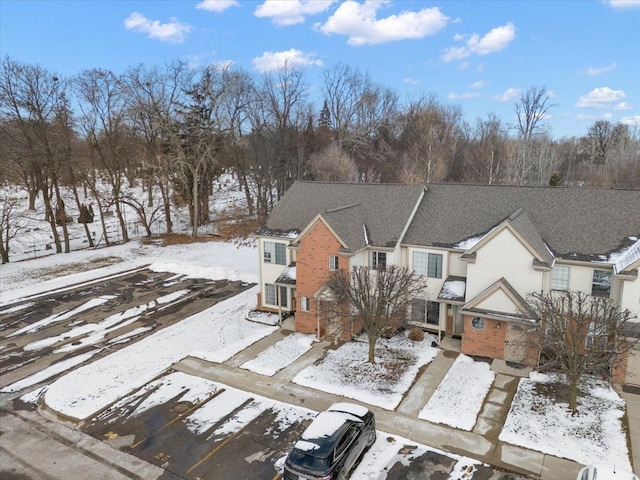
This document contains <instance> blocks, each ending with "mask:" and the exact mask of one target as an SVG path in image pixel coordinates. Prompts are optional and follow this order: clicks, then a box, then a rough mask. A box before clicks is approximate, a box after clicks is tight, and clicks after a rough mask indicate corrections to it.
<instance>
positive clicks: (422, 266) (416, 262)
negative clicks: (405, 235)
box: [412, 252, 428, 276]
mask: <svg viewBox="0 0 640 480" xmlns="http://www.w3.org/2000/svg"><path fill="white" fill-rule="evenodd" d="M427 256H428V254H426V253H425V252H413V262H412V263H413V271H414V272H416V273H417V274H418V275H425V276H426V275H427Z"/></svg>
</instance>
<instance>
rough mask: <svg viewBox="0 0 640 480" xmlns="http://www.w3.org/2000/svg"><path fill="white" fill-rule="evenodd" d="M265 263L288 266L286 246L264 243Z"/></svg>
mask: <svg viewBox="0 0 640 480" xmlns="http://www.w3.org/2000/svg"><path fill="white" fill-rule="evenodd" d="M264 263H275V264H277V265H286V264H287V253H286V246H285V244H284V243H276V242H264Z"/></svg>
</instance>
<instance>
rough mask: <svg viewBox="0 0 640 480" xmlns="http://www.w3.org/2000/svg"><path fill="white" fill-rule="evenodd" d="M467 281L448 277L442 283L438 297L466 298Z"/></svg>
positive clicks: (448, 298) (444, 298)
mask: <svg viewBox="0 0 640 480" xmlns="http://www.w3.org/2000/svg"><path fill="white" fill-rule="evenodd" d="M466 289H467V282H465V281H464V280H460V279H449V278H448V279H447V280H446V281H445V282H444V284H443V285H442V290H440V294H439V295H438V298H440V299H443V300H464V294H465V291H466Z"/></svg>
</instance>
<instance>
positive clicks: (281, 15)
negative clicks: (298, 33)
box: [253, 0, 335, 26]
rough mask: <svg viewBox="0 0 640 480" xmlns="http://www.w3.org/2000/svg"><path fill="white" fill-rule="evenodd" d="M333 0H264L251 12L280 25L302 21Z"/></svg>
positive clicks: (321, 9)
mask: <svg viewBox="0 0 640 480" xmlns="http://www.w3.org/2000/svg"><path fill="white" fill-rule="evenodd" d="M334 2H335V0H265V2H264V3H263V4H262V5H258V7H257V8H256V9H255V11H254V12H253V14H254V15H255V16H256V17H263V18H270V19H271V21H272V22H273V23H275V24H276V25H280V26H289V25H296V24H298V23H303V22H304V20H305V17H306V16H307V15H315V14H317V13H322V12H324V11H325V10H326V9H328V8H329V7H330V6H331V4H332V3H334Z"/></svg>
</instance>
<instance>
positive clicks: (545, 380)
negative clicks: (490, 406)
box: [500, 372, 631, 471]
mask: <svg viewBox="0 0 640 480" xmlns="http://www.w3.org/2000/svg"><path fill="white" fill-rule="evenodd" d="M557 381H558V378H557V377H555V376H553V375H543V374H539V373H535V372H534V373H532V374H531V375H530V378H526V379H522V380H520V385H519V386H518V392H517V393H516V396H515V398H514V399H513V403H512V404H511V410H510V411H509V415H508V416H507V420H506V422H505V424H504V428H503V429H502V432H501V433H500V440H502V441H504V442H508V443H512V444H514V445H520V446H522V447H525V448H529V449H532V450H537V451H539V452H543V453H548V454H550V455H555V456H557V457H563V458H568V459H571V460H575V461H576V462H578V463H582V464H589V463H600V462H601V463H609V464H612V465H618V466H620V467H623V468H625V469H627V470H629V471H631V464H630V462H629V451H628V449H627V441H626V436H625V434H624V429H623V426H622V417H623V416H624V411H625V408H624V406H625V402H624V401H623V400H622V399H621V398H620V396H619V395H618V394H617V393H616V392H615V391H614V390H612V389H611V387H610V386H609V385H608V384H606V383H605V382H597V381H586V382H585V383H583V385H582V386H581V388H582V389H583V394H582V395H580V396H579V398H578V413H577V414H576V415H571V412H570V411H569V408H568V404H567V403H562V402H558V401H554V400H552V398H550V395H549V392H552V390H551V389H550V388H549V387H550V386H551V385H552V384H553V383H555V382H557ZM545 392H547V393H545Z"/></svg>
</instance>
